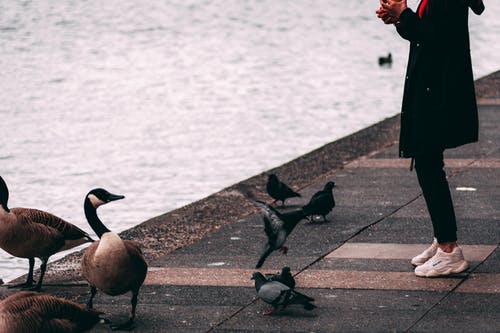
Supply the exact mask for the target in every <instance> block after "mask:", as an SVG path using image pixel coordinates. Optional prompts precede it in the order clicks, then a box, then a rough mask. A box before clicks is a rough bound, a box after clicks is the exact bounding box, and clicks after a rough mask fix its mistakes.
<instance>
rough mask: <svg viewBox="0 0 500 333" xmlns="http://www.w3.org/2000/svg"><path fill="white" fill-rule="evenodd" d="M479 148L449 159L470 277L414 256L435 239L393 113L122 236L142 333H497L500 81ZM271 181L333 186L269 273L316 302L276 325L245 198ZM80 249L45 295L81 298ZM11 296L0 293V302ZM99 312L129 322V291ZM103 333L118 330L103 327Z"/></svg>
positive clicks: (486, 110) (491, 89) (257, 220)
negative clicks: (141, 274)
mask: <svg viewBox="0 0 500 333" xmlns="http://www.w3.org/2000/svg"><path fill="white" fill-rule="evenodd" d="M476 87H477V89H476V90H477V94H478V102H479V114H480V124H481V125H480V126H481V128H480V141H479V142H478V143H475V144H471V145H467V146H464V147H461V148H458V149H454V150H449V151H447V152H446V154H445V156H446V158H447V160H446V168H447V174H448V176H449V183H450V187H451V191H452V195H453V199H454V203H455V209H456V214H457V217H458V227H459V240H460V244H461V245H463V248H464V254H465V257H466V259H468V260H469V262H470V265H471V267H470V269H469V270H468V271H466V272H464V273H461V274H457V275H454V276H450V277H446V278H431V279H426V278H418V277H416V276H415V275H414V274H413V267H412V266H411V264H410V263H409V258H411V257H412V256H413V255H415V254H417V253H419V252H420V251H421V250H422V249H424V248H425V247H426V246H428V245H429V244H430V242H431V241H432V230H431V223H430V220H429V217H428V213H427V209H426V206H425V203H424V200H423V198H422V195H421V192H420V189H419V186H418V184H417V180H416V175H415V173H414V172H410V171H409V160H406V159H397V139H398V131H399V127H398V126H399V117H398V116H395V117H392V118H389V119H386V120H384V121H383V122H381V123H379V124H376V125H374V126H371V127H369V128H367V129H365V130H363V131H360V132H358V133H355V134H353V135H351V136H349V137H346V138H343V139H341V140H338V141H336V142H333V143H331V144H328V145H325V146H324V147H321V148H319V149H317V150H315V151H313V152H311V153H309V154H307V155H304V156H302V157H300V158H298V159H296V160H294V161H291V162H289V163H287V164H285V165H282V166H280V167H277V168H275V169H273V170H269V171H268V172H265V173H262V174H260V175H257V176H255V177H252V178H250V179H247V180H245V181H243V182H241V183H239V184H235V185H234V186H231V187H229V188H227V189H224V190H223V191H221V192H219V193H216V194H214V195H212V196H210V197H207V198H206V199H203V200H200V201H198V202H195V203H193V204H190V205H188V206H186V207H183V208H180V209H178V210H175V211H172V212H169V213H167V214H164V215H162V216H158V217H155V218H153V219H151V220H149V221H146V222H144V223H142V224H141V225H139V226H137V227H134V228H132V229H130V230H127V231H125V232H123V233H122V234H121V236H122V237H123V238H127V239H134V240H136V241H138V242H139V243H140V244H141V246H142V247H143V249H144V252H145V255H146V257H147V259H148V262H149V266H150V268H149V273H148V277H147V279H146V282H145V285H144V286H143V288H142V289H141V293H140V296H139V305H138V308H137V320H136V329H135V331H137V332H455V331H459V332H499V331H500V265H499V263H500V250H499V247H498V244H499V240H500V231H499V230H500V209H499V207H500V192H499V188H500V145H499V142H500V131H498V128H499V125H500V122H499V120H500V117H499V116H500V72H496V73H493V74H492V75H490V76H487V77H485V78H482V79H480V80H478V81H477V82H476ZM271 172H274V173H276V174H278V176H279V177H280V178H282V179H283V180H285V181H286V182H287V183H288V184H290V185H292V186H293V187H294V188H295V189H296V190H298V191H300V193H301V194H302V198H294V199H293V200H290V201H289V202H287V204H288V206H287V207H286V208H285V209H293V208H295V207H297V206H299V205H301V204H304V203H305V202H306V201H307V200H308V198H309V197H310V196H311V195H312V194H313V193H314V192H315V191H317V190H319V189H320V188H322V187H323V185H324V184H325V183H326V182H327V181H330V180H332V181H335V183H336V184H337V187H336V188H335V189H334V194H335V199H336V203H337V206H336V207H335V209H334V210H333V212H332V213H331V214H329V215H328V216H327V219H328V221H327V222H320V221H313V222H312V223H309V222H306V221H304V222H302V223H301V224H299V225H298V226H297V228H296V229H295V230H294V232H293V233H292V234H291V235H290V237H289V239H288V240H287V246H288V247H289V252H288V254H287V255H282V254H281V253H273V254H271V256H269V258H268V259H267V261H266V262H265V264H264V267H263V269H262V270H261V271H262V272H264V273H269V272H277V271H279V270H280V269H281V268H282V267H283V266H289V267H291V269H292V273H293V274H295V277H296V280H297V290H299V291H302V292H303V293H305V294H307V295H309V296H311V297H314V298H315V300H316V301H315V304H316V305H317V306H318V308H317V309H314V310H313V311H305V310H303V309H302V308H300V307H294V306H291V307H289V308H287V309H286V310H285V311H283V312H281V313H279V314H277V315H274V316H263V312H265V311H266V310H268V309H269V308H270V307H269V306H268V305H266V304H265V303H263V302H262V301H261V300H258V299H256V297H255V290H254V288H253V285H252V281H251V280H250V277H251V274H252V272H254V271H255V269H254V268H253V267H254V266H255V264H256V262H257V259H258V256H259V254H260V251H261V249H262V246H263V244H264V240H265V235H264V231H263V224H262V218H261V217H260V216H259V215H258V214H257V212H256V210H255V207H254V206H253V205H252V203H251V200H249V198H254V199H260V200H266V201H268V202H270V201H271V200H270V198H269V197H268V196H267V195H266V193H265V182H266V178H267V175H268V174H269V173H271ZM80 259H81V252H78V253H75V254H72V255H69V256H68V257H66V258H64V259H62V260H59V261H57V262H53V263H51V264H50V265H49V268H48V273H47V276H46V282H47V283H46V285H45V286H44V292H47V293H51V294H55V295H57V296H60V297H66V298H69V299H73V300H76V301H77V302H80V303H85V302H86V300H87V298H88V295H89V291H88V286H87V285H86V283H85V281H84V280H83V278H82V276H81V274H80V270H79V262H80ZM13 292H15V291H13V290H10V289H7V288H4V287H1V288H0V298H4V297H6V296H7V295H9V294H11V293H13ZM94 304H95V307H96V308H97V309H99V310H101V311H103V312H105V313H106V315H107V316H108V318H110V319H111V320H114V321H119V320H125V319H126V318H127V316H128V311H129V310H130V295H128V294H127V295H123V296H117V297H110V296H106V295H103V294H100V293H98V296H97V297H96V299H95V302H94ZM93 331H94V332H108V331H109V328H108V327H107V326H105V325H98V326H97V327H96V328H95V329H94V330H93Z"/></svg>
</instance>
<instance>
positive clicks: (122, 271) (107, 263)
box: [82, 232, 147, 296]
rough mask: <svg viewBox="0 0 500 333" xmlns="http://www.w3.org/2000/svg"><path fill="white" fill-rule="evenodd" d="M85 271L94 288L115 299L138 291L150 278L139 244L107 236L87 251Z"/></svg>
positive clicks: (84, 273) (83, 265)
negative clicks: (132, 291) (116, 296)
mask: <svg viewBox="0 0 500 333" xmlns="http://www.w3.org/2000/svg"><path fill="white" fill-rule="evenodd" d="M111 258H112V259H111ZM82 269H83V276H84V277H85V278H86V279H87V281H88V282H89V283H90V285H92V286H95V287H97V289H99V290H101V291H102V292H104V293H106V294H108V295H111V296H115V295H122V294H124V293H126V292H128V291H131V290H134V289H138V287H140V286H141V285H142V283H143V282H144V279H145V277H146V271H147V264H146V262H145V261H144V257H143V255H142V252H141V249H140V248H139V247H138V246H137V244H136V243H134V242H133V241H129V240H122V239H121V238H120V237H119V236H118V235H117V234H115V233H113V232H107V233H105V234H103V235H102V237H101V240H100V241H96V242H94V243H93V244H91V245H90V246H89V247H88V248H87V250H86V251H85V255H84V257H83V262H82ZM124 277H126V278H124Z"/></svg>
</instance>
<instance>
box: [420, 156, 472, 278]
mask: <svg viewBox="0 0 500 333" xmlns="http://www.w3.org/2000/svg"><path fill="white" fill-rule="evenodd" d="M443 167H444V162H443V153H442V152H437V153H430V154H425V155H421V156H417V157H416V158H415V170H416V171H417V177H418V182H419V184H420V187H421V188H422V192H423V195H424V199H425V203H426V204H427V209H428V210H429V215H430V216H431V220H432V227H433V229H434V237H435V238H436V240H437V241H436V242H435V244H433V246H434V248H433V246H431V247H430V248H429V249H428V250H430V249H432V250H433V251H431V252H433V253H434V255H433V256H432V257H431V258H429V259H428V260H427V261H425V263H423V264H420V265H419V266H418V267H417V268H416V269H415V274H416V275H417V276H423V277H434V276H442V275H448V274H453V273H460V272H463V271H464V270H466V269H467V268H468V266H469V265H468V263H467V261H466V260H465V259H464V257H463V254H462V250H461V249H460V248H459V247H458V246H457V223H456V218H455V210H454V208H453V202H452V198H451V193H450V188H449V185H448V181H447V180H446V173H445V172H444V170H443ZM426 251H427V250H426ZM424 252H425V251H424ZM423 254H424V253H423ZM423 254H421V255H420V256H422V255H423ZM416 258H418V256H417V257H415V258H414V259H416ZM414 259H413V260H412V263H413V262H414ZM420 259H421V258H420Z"/></svg>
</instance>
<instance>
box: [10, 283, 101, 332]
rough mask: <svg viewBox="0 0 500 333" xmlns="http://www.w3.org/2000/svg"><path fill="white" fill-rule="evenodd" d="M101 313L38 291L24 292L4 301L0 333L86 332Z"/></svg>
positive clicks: (95, 322)
mask: <svg viewBox="0 0 500 333" xmlns="http://www.w3.org/2000/svg"><path fill="white" fill-rule="evenodd" d="M100 314H102V313H101V312H98V311H95V310H92V309H87V308H86V307H85V306H82V305H80V304H78V303H75V302H72V301H68V300H65V299H62V298H58V297H54V296H51V295H47V294H43V293H38V292H34V291H20V292H18V293H15V294H13V295H11V296H9V297H7V298H6V299H4V300H3V301H1V302H0V332H2V333H33V332H68V333H69V332H85V331H88V330H90V329H91V328H92V327H94V326H95V325H96V324H97V323H98V322H99V321H101V318H99V315H100Z"/></svg>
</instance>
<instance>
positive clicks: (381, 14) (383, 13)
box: [375, 7, 398, 24]
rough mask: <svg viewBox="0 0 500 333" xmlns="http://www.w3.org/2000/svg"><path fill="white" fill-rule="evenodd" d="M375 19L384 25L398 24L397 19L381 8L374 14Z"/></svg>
mask: <svg viewBox="0 0 500 333" xmlns="http://www.w3.org/2000/svg"><path fill="white" fill-rule="evenodd" d="M375 13H376V14H377V17H378V18H379V19H381V20H382V21H383V22H384V23H385V24H393V23H396V22H398V19H397V18H395V17H392V16H391V15H389V13H388V12H387V11H386V10H385V9H384V8H382V7H380V8H379V9H378V10H377V11H376V12H375Z"/></svg>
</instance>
